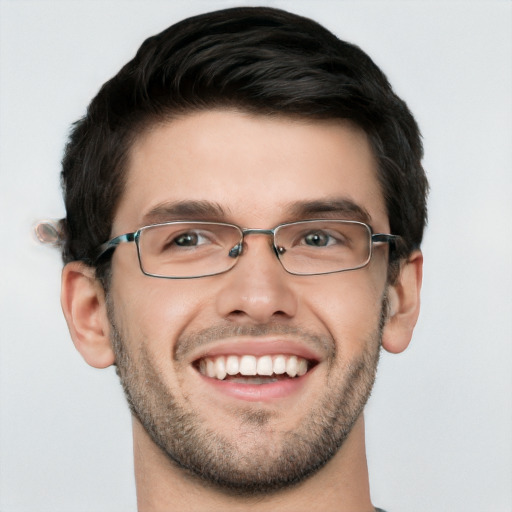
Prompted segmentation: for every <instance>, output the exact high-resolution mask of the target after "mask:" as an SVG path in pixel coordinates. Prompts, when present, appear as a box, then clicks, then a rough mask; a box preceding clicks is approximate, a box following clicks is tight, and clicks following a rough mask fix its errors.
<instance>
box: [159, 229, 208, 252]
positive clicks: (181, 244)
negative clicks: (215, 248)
mask: <svg viewBox="0 0 512 512" xmlns="http://www.w3.org/2000/svg"><path fill="white" fill-rule="evenodd" d="M212 240H213V236H212V233H208V232H202V231H185V232H183V233H179V234H178V235H175V236H172V237H170V238H169V239H168V241H167V242H166V243H165V244H164V249H167V250H169V249H179V248H184V249H186V248H189V249H196V248H199V247H201V246H205V245H208V244H211V243H212Z"/></svg>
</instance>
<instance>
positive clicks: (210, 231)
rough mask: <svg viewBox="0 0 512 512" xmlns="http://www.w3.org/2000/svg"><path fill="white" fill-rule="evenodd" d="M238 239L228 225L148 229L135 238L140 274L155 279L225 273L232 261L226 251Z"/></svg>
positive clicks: (191, 224)
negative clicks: (137, 238) (137, 242)
mask: <svg viewBox="0 0 512 512" xmlns="http://www.w3.org/2000/svg"><path fill="white" fill-rule="evenodd" d="M241 238H242V233H241V231H240V230H239V229H238V228H237V227H236V226H231V225H229V224H216V223H207V222H206V223H203V222H201V223H199V222H174V223H169V224H160V225H155V226H148V227H145V228H143V229H142V230H141V232H140V237H139V244H138V246H139V258H140V263H141V267H142V270H143V272H144V273H146V274H150V275H153V276H157V277H174V278H180V277H183V278H185V277H200V276H208V275H214V274H219V273H221V272H225V271H226V270H229V269H230V268H231V267H233V265H234V264H235V263H236V258H232V257H230V255H229V251H230V250H231V249H232V248H233V247H234V246H235V245H237V244H238V243H239V242H240V241H241Z"/></svg>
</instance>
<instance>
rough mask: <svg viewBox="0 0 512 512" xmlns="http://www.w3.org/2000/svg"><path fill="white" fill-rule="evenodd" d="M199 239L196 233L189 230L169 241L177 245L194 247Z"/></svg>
mask: <svg viewBox="0 0 512 512" xmlns="http://www.w3.org/2000/svg"><path fill="white" fill-rule="evenodd" d="M201 239H202V237H201V236H200V235H199V234H198V233H195V232H192V231H190V232H188V233H183V234H181V235H179V236H177V237H176V238H174V239H173V240H172V241H171V242H172V243H173V244H175V245H178V246H179V247H194V246H196V245H199V244H200V242H201Z"/></svg>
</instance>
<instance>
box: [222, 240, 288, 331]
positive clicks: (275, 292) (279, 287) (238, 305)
mask: <svg viewBox="0 0 512 512" xmlns="http://www.w3.org/2000/svg"><path fill="white" fill-rule="evenodd" d="M219 277H220V279H222V280H223V286H222V289H221V291H220V294H219V297H218V299H217V303H216V306H217V311H218V313H219V315H220V316H221V317H222V318H226V319H229V320H232V321H237V322H240V323H244V324H263V323H268V322H270V321H272V320H277V319H285V318H292V317H293V316H294V315H295V313H296V311H297V295H296V293H295V291H294V290H293V287H292V284H293V283H292V281H293V278H294V276H291V275H290V274H288V273H287V272H286V271H285V270H284V268H283V267H282V266H281V263H280V262H279V260H278V259H277V257H276V254H275V252H274V248H273V246H272V243H271V237H268V236H266V235H265V234H254V235H251V236H250V237H248V238H247V239H246V241H245V244H244V249H243V253H242V256H240V258H239V260H238V262H237V264H236V265H235V267H234V268H233V269H231V270H230V271H229V272H227V273H226V274H223V275H222V276H219Z"/></svg>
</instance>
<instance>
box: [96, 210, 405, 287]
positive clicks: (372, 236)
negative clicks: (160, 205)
mask: <svg viewBox="0 0 512 512" xmlns="http://www.w3.org/2000/svg"><path fill="white" fill-rule="evenodd" d="M325 221H328V222H331V221H335V222H342V223H346V224H358V225H361V226H364V227H365V228H366V230H367V231H368V235H369V240H370V247H369V254H368V258H367V259H366V261H365V262H364V263H362V264H361V265H358V266H356V267H350V268H346V269H341V270H331V271H328V272H315V273H309V272H308V273H300V272H291V271H289V270H288V269H287V268H286V267H285V266H284V264H283V262H282V260H281V251H280V248H279V247H278V246H277V245H276V239H275V237H276V233H277V232H278V231H279V230H280V229H282V228H283V227H286V226H293V225H297V224H308V223H314V222H325ZM171 224H198V225H202V226H204V225H206V226H208V225H214V226H226V227H233V228H236V229H237V230H238V231H239V232H240V241H239V243H238V244H236V245H235V246H234V247H233V248H231V250H230V251H229V256H230V257H232V258H233V265H232V266H231V267H229V268H228V269H226V270H223V271H221V272H213V273H210V274H201V275H198V276H165V275H160V274H154V273H151V272H147V271H146V270H144V266H143V264H142V258H141V250H140V244H139V240H140V237H141V234H142V233H143V232H144V231H145V230H147V229H150V228H155V227H159V226H168V225H171ZM255 234H258V235H268V236H272V247H273V249H274V253H275V255H276V257H277V259H278V261H279V263H280V264H281V266H282V267H283V269H284V270H285V271H286V272H287V273H288V274H291V275H296V276H317V275H327V274H338V273H340V272H349V271H352V270H359V269H361V268H363V267H366V266H367V265H368V264H369V263H370V261H371V259H372V256H373V245H374V244H376V243H387V244H389V247H390V251H393V250H395V249H396V246H397V244H398V243H399V242H400V241H401V240H402V237H401V236H400V235H391V234H388V233H373V230H372V228H371V226H369V225H368V224H366V223H364V222H360V221H356V220H345V219H307V220H301V221H295V222H285V223H283V224H279V225H277V226H275V227H274V228H272V229H255V228H241V227H240V226H237V225H236V224H230V223H226V222H210V221H196V220H192V221H189V220H177V221H169V222H161V223H158V224H149V225H147V226H143V227H141V228H139V229H138V230H137V231H134V232H132V233H125V234H123V235H119V236H116V237H114V238H112V239H111V240H108V241H107V242H105V243H103V244H101V245H100V246H99V247H98V248H97V255H96V257H95V259H94V264H95V265H97V264H98V263H99V262H100V260H102V259H103V258H105V257H106V256H107V255H108V256H109V257H110V256H111V255H112V253H113V252H114V251H115V249H116V248H117V247H118V246H119V245H120V244H122V243H130V242H135V245H136V247H137V257H138V260H139V267H140V270H141V272H142V273H143V274H144V275H146V276H149V277H156V278H160V279H198V278H201V277H209V276H216V275H220V274H224V273H226V272H229V271H230V270H231V269H232V268H233V267H234V266H235V265H236V264H237V262H238V259H239V257H240V256H241V255H242V254H243V243H244V240H245V237H246V236H248V235H255Z"/></svg>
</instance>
